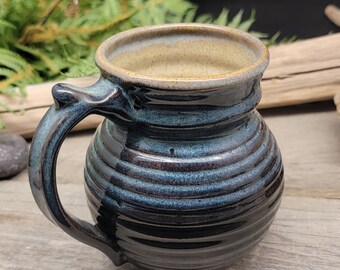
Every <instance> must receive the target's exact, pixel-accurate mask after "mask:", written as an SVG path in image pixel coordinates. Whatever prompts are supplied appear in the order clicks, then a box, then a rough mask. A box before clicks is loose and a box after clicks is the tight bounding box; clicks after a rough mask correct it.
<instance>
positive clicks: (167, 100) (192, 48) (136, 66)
mask: <svg viewBox="0 0 340 270" xmlns="http://www.w3.org/2000/svg"><path fill="white" fill-rule="evenodd" d="M268 59H269V55H268V51H267V49H266V48H265V46H264V45H263V44H262V43H261V42H260V41H259V40H257V39H256V38H254V37H252V36H251V35H249V34H246V33H243V32H241V31H238V30H235V29H230V28H226V27H220V26H212V25H204V24H174V25H172V24H170V25H161V26H152V27H143V28H137V29H134V30H129V31H126V32H123V33H120V34H118V35H116V36H114V37H112V38H110V39H108V40H107V41H105V42H104V43H103V44H102V45H101V46H100V47H99V49H98V51H97V54H96V63H97V65H98V67H99V69H100V70H101V73H102V74H101V77H100V79H99V80H98V82H97V83H96V84H94V85H93V86H90V87H87V88H84V89H81V88H78V87H75V86H71V85H66V84H58V85H56V86H54V87H53V89H52V94H53V97H54V100H55V104H54V105H53V106H52V107H51V108H50V110H49V111H48V112H47V114H46V115H45V116H44V118H43V120H42V121H41V123H40V125H39V127H38V129H37V132H36V134H35V137H34V139H33V142H32V146H31V152H30V160H29V178H30V184H31V189H32V192H33V195H34V197H35V200H36V202H37V204H38V206H39V207H40V209H41V211H42V212H43V213H44V214H45V215H46V217H47V218H49V219H50V220H51V221H52V222H54V223H55V224H56V225H58V226H59V227H61V228H62V229H63V230H64V231H65V232H67V233H68V234H70V235H71V236H73V237H74V238H76V239H78V240H80V241H82V242H84V243H86V244H88V245H91V246H94V247H96V248H98V249H99V250H101V251H103V252H104V253H105V254H107V255H108V256H109V257H110V258H111V259H112V261H113V262H114V263H115V264H116V265H121V264H123V263H126V262H130V263H133V264H135V265H137V266H138V267H140V268H143V269H150V270H151V269H152V270H162V269H164V270H165V269H168V270H170V269H178V270H185V269H186V270H208V269H209V270H222V269H225V267H226V266H228V265H230V264H232V263H234V262H235V260H237V259H239V258H240V257H241V256H243V255H244V254H246V253H247V252H248V251H249V250H250V249H251V248H252V247H254V246H255V245H256V244H257V243H258V242H259V241H260V240H261V239H262V237H263V236H264V234H265V233H266V231H267V230H268V228H269V226H270V224H271V223H272V221H273V219H274V216H275V214H276V212H277V210H278V208H279V204H280V199H281V195H282V191H283V165H282V160H281V155H280V151H279V149H278V146H277V144H276V141H275V139H274V137H273V135H272V133H271V132H270V131H269V129H268V127H267V126H266V124H265V123H264V121H263V119H262V118H261V116H260V115H259V113H258V112H257V111H256V109H255V108H256V106H257V104H258V103H259V101H260V99H261V90H260V80H261V78H262V74H263V72H264V70H265V68H266V67H267V65H268V61H269V60H268ZM92 113H93V114H100V115H103V116H105V118H106V119H105V120H104V122H103V123H102V125H101V126H100V127H98V129H97V132H96V134H95V136H94V138H93V140H92V142H91V144H90V146H89V149H88V152H87V156H86V166H85V190H86V194H87V198H88V205H89V207H90V210H91V214H92V216H93V219H94V220H95V222H96V224H95V225H92V224H89V223H87V222H85V221H83V220H80V219H78V218H76V217H75V216H73V215H71V214H69V213H68V212H67V211H66V210H65V209H64V208H63V206H62V205H61V203H60V199H59V196H58V194H57V188H56V177H55V170H56V159H57V154H58V150H59V148H60V146H61V144H62V142H63V140H64V138H65V137H66V136H67V134H68V133H69V132H70V130H71V129H72V127H73V126H74V125H76V124H77V123H78V122H79V121H81V120H82V119H83V118H85V117H86V116H87V115H89V114H92Z"/></svg>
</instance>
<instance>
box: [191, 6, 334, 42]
mask: <svg viewBox="0 0 340 270" xmlns="http://www.w3.org/2000/svg"><path fill="white" fill-rule="evenodd" d="M192 2H193V3H196V4H198V5H199V9H198V13H199V14H202V13H211V14H213V15H215V16H217V15H218V14H219V13H220V12H221V8H222V7H226V8H228V9H229V10H230V15H231V16H234V15H236V14H237V12H239V10H240V9H243V10H244V15H245V17H246V18H248V17H249V16H250V14H251V11H252V10H253V9H255V10H256V21H255V22H254V24H253V25H252V27H251V30H253V31H258V32H263V33H268V34H270V35H274V34H275V33H276V32H277V31H280V32H281V34H282V37H284V36H294V35H296V36H297V38H299V39H306V38H311V37H316V36H321V35H326V34H329V33H331V32H339V29H340V28H339V27H337V26H336V25H335V24H333V23H332V22H331V21H330V20H329V19H328V18H327V17H326V16H325V15H324V10H325V8H326V6H327V5H330V4H334V5H336V4H338V5H339V3H340V1H339V0H318V1H311V0H281V1H272V0H260V1H253V0H238V1H230V0H220V1H206V0H193V1H192Z"/></svg>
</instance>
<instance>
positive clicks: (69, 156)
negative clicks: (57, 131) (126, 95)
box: [0, 103, 340, 270]
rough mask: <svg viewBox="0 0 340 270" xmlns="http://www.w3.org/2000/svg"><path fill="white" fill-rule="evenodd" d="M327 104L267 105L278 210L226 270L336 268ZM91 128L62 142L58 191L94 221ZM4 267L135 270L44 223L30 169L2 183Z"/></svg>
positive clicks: (338, 128) (338, 146)
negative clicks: (279, 158) (279, 189)
mask: <svg viewBox="0 0 340 270" xmlns="http://www.w3.org/2000/svg"><path fill="white" fill-rule="evenodd" d="M334 109H335V108H334V106H332V104H331V103H317V104H311V105H303V106H295V107H291V108H278V109H275V110H264V111H262V114H263V116H264V118H265V120H266V122H267V123H268V125H269V127H270V128H271V130H272V131H273V133H274V134H275V136H276V138H277V141H278V143H279V145H280V148H281V151H282V155H283V160H284V165H285V181H286V185H285V192H284V197H283V200H282V205H281V208H280V210H279V212H278V214H277V217H276V219H275V221H274V224H273V226H272V227H271V229H270V231H269V233H268V234H267V236H266V237H265V239H264V240H263V241H262V242H261V243H260V244H259V245H258V246H257V247H256V248H255V249H254V250H253V251H252V252H251V253H250V254H249V255H248V256H246V257H245V258H243V259H242V260H241V261H240V262H239V263H237V264H236V265H235V266H233V267H231V268H230V269H229V270H260V269H261V270H290V269H294V270H305V269H309V270H319V269H322V270H337V269H339V265H340V230H339V228H340V141H339V134H340V121H339V120H338V118H337V116H336V113H335V110H334ZM91 137H92V132H81V133H75V134H74V135H71V136H70V137H69V138H67V139H66V141H65V143H64V145H63V147H62V149H61V152H60V157H59V160H58V169H57V171H58V190H59V192H60V194H61V200H62V203H63V204H64V205H65V208H66V209H68V210H69V211H70V212H71V213H73V214H75V215H77V216H78V217H80V218H83V219H86V220H89V221H90V220H91V219H90V214H89V210H88V208H87V206H86V202H85V193H84V189H83V180H82V179H83V166H84V158H85V152H86V148H87V146H88V144H89V142H90V140H91ZM0 239H1V240H0V241H1V244H0V269H1V270H33V269H34V270H59V269H60V270H61V269H63V270H74V269H83V270H92V269H97V270H104V269H105V270H107V269H112V270H113V269H117V270H118V269H119V270H137V269H136V268H134V267H133V266H132V265H124V266H123V267H120V268H117V267H114V266H113V265H112V264H111V262H110V261H109V259H107V258H106V257H105V255H103V254H101V253H100V252H99V251H97V250H95V249H93V248H91V247H88V246H86V245H83V244H81V243H80V242H78V241H76V240H74V239H72V238H71V237H69V236H68V235H66V234H65V233H64V232H63V231H61V229H59V228H57V227H56V226H54V225H53V224H52V223H51V222H49V221H48V220H47V219H46V218H45V217H44V216H43V215H42V214H41V212H40V211H39V209H38V207H37V206H36V204H35V203H34V200H33V197H32V195H31V192H30V189H29V185H28V179H27V173H26V172H23V173H21V174H20V175H18V176H16V177H15V178H13V179H12V180H5V181H0Z"/></svg>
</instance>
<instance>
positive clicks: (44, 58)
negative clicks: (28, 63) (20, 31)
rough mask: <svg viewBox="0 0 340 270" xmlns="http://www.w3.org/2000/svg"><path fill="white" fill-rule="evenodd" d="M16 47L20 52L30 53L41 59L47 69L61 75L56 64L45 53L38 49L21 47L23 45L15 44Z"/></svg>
mask: <svg viewBox="0 0 340 270" xmlns="http://www.w3.org/2000/svg"><path fill="white" fill-rule="evenodd" d="M15 47H16V48H17V49H19V50H20V51H23V52H26V53H29V54H31V55H33V56H35V57H37V58H39V59H41V60H42V61H43V62H44V63H45V65H46V66H47V68H49V69H50V70H51V71H52V72H53V73H59V71H60V70H59V68H58V67H57V66H56V65H55V64H54V62H53V61H52V59H51V58H49V57H48V56H47V55H46V54H44V53H43V52H41V51H40V50H38V49H35V48H32V47H28V46H25V45H21V44H15Z"/></svg>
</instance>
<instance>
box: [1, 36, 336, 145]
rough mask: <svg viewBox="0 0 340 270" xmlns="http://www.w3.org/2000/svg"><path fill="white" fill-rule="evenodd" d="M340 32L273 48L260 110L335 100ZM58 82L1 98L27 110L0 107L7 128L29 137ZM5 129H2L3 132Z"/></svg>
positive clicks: (82, 82)
mask: <svg viewBox="0 0 340 270" xmlns="http://www.w3.org/2000/svg"><path fill="white" fill-rule="evenodd" d="M339 44H340V33H339V34H333V35H328V36H323V37H318V38H313V39H308V40H305V41H298V42H295V43H292V44H287V45H280V46H276V47H275V46H274V47H271V48H270V54H271V61H270V65H269V67H268V69H267V70H266V72H265V74H264V78H263V81H262V92H263V95H262V100H261V102H260V104H259V107H258V108H260V109H263V108H271V107H281V106H287V105H296V104H302V103H308V102H314V101H321V100H329V99H333V97H334V95H335V93H336V92H337V91H339V90H340V50H339ZM97 78H98V76H94V77H83V78H78V79H67V80H64V81H63V82H65V83H71V84H75V85H77V86H80V87H83V86H88V85H91V84H93V83H94V82H95V81H96V80H97ZM54 84H55V82H49V83H44V84H39V85H31V86H29V87H27V92H28V97H27V98H26V99H25V100H23V99H19V98H6V97H1V99H2V102H6V103H7V104H10V106H11V108H12V109H13V110H14V111H21V110H26V113H25V114H24V115H23V116H18V115H13V114H11V113H7V112H5V110H4V109H1V108H0V117H1V118H2V119H3V120H4V121H5V123H6V126H7V131H13V132H17V133H20V134H22V135H24V136H25V137H27V138H29V137H31V136H32V134H33V133H34V131H35V129H36V127H37V125H38V123H39V120H40V119H41V118H42V117H43V114H44V112H45V111H47V108H48V107H49V106H50V105H51V104H52V103H53V99H52V96H51V91H50V89H51V88H52V86H53V85H54ZM100 121H101V118H99V117H97V118H92V119H91V120H85V121H84V122H82V123H81V125H80V126H79V127H77V129H86V128H93V127H94V126H97V125H98V124H99V122H100ZM0 132H1V131H0Z"/></svg>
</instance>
